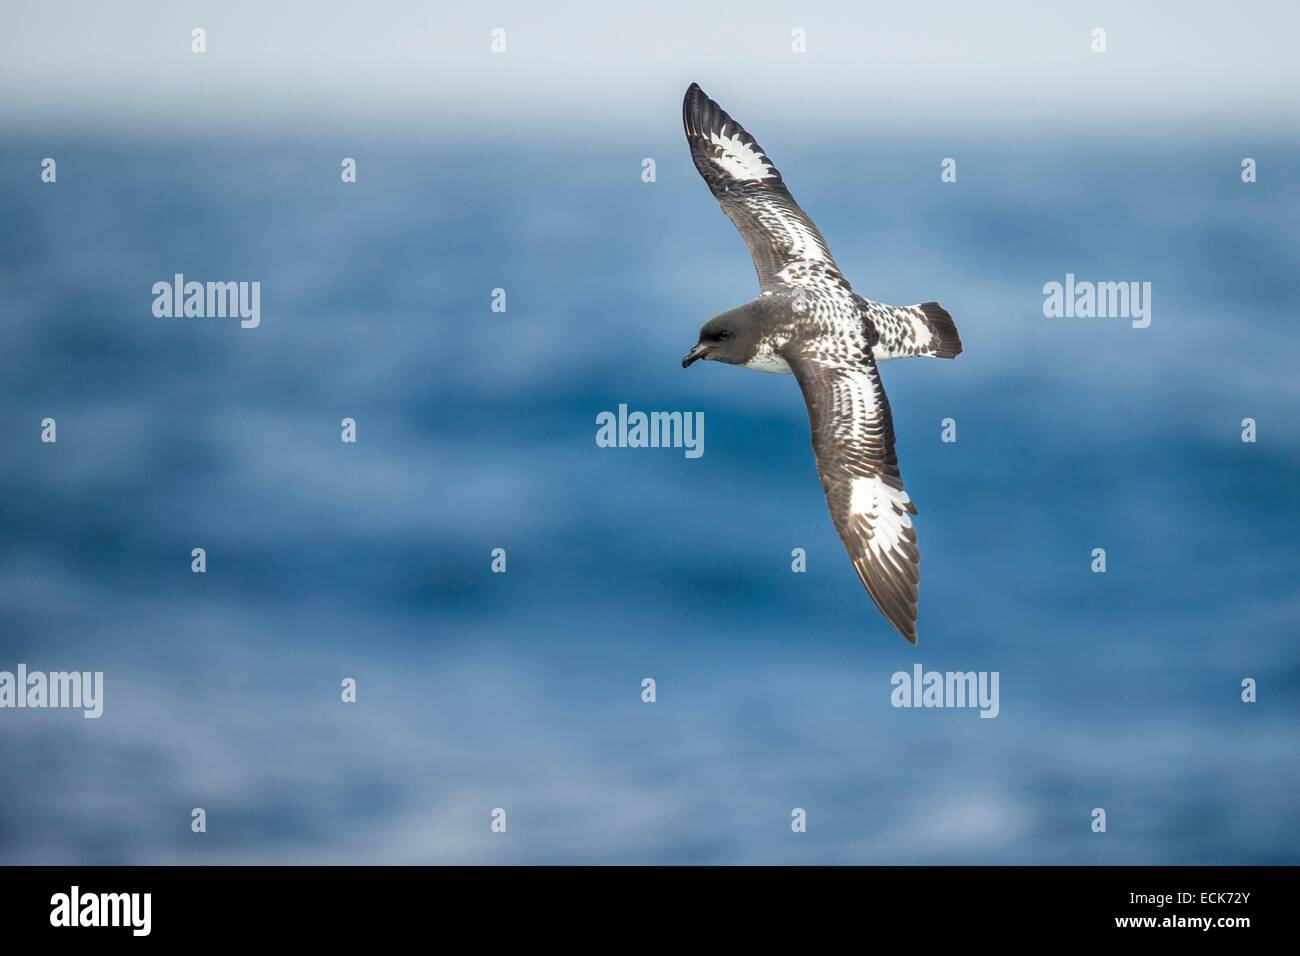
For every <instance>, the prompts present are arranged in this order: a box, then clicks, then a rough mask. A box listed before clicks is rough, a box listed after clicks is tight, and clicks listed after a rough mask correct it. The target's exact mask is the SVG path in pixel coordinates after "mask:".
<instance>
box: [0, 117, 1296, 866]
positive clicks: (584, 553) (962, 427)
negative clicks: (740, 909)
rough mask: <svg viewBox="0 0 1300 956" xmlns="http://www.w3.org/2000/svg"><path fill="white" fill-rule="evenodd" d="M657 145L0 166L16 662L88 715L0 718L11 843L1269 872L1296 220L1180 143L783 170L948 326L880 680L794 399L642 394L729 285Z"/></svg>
mask: <svg viewBox="0 0 1300 956" xmlns="http://www.w3.org/2000/svg"><path fill="white" fill-rule="evenodd" d="M670 133H671V134H672V136H671V138H670V135H669V134H670ZM676 135H677V134H676V133H675V131H670V130H665V131H664V132H663V136H662V138H661V139H655V140H653V141H652V142H650V143H648V144H647V143H637V144H631V143H625V144H622V143H617V142H612V143H609V144H608V145H607V146H605V147H603V148H602V151H598V152H597V153H596V154H595V155H593V153H592V150H591V147H590V145H589V144H588V145H584V146H582V148H581V149H579V148H578V147H577V146H575V147H574V148H573V149H563V148H558V147H557V148H550V149H547V148H542V147H538V146H537V145H536V144H530V152H529V156H528V162H527V175H521V174H520V161H519V157H518V156H514V155H501V154H500V153H499V152H496V151H492V152H480V151H475V150H472V149H466V148H462V147H456V148H452V147H442V148H440V147H437V146H430V145H428V144H423V145H414V144H410V143H404V142H401V141H397V140H392V141H376V142H374V143H371V144H369V145H368V147H367V149H366V150H365V152H364V154H363V155H361V156H360V157H358V160H359V181H358V182H357V183H356V184H354V185H347V186H345V185H343V184H341V183H340V182H339V177H338V168H339V159H340V157H341V156H343V155H353V154H354V149H355V148H354V147H345V146H343V145H342V144H340V143H336V142H332V141H326V140H322V141H319V142H315V143H310V142H301V141H296V142H293V143H276V142H251V143H250V142H238V141H232V142H222V141H203V142H199V141H195V142H169V141H156V142H139V143H131V142H125V141H110V140H100V139H94V138H91V139H84V140H80V139H77V138H75V137H72V138H64V139H63V140H60V141H57V142H53V143H51V142H50V141H49V140H48V139H45V138H40V139H37V138H33V137H31V136H23V135H18V136H14V137H10V138H8V139H7V140H6V142H5V143H4V144H3V146H0V181H3V182H4V183H6V186H5V187H4V193H3V195H2V196H0V203H2V204H3V208H4V211H5V215H4V216H3V217H0V223H3V224H2V225H0V288H2V290H3V301H4V303H5V308H4V312H5V317H4V338H3V341H4V349H3V351H2V352H0V389H2V390H3V402H0V426H2V428H3V432H4V434H6V435H8V436H9V440H8V441H6V442H5V443H4V445H3V446H0V455H3V466H2V467H0V491H2V492H3V494H0V527H3V528H4V548H3V549H2V550H0V625H2V627H0V669H12V667H13V666H14V665H16V664H17V663H18V662H19V661H23V662H26V663H28V664H29V666H31V667H32V668H34V669H35V668H43V669H48V670H56V669H73V668H75V669H81V670H103V671H105V673H106V678H105V681H106V705H105V716H104V717H103V718H102V719H101V720H98V721H89V720H82V719H81V717H80V715H79V714H78V713H75V712H59V711H44V712H41V711H5V712H0V752H2V753H3V760H0V861H2V862H5V863H52V862H84V863H118V862H122V863H197V862H222V863H234V862H261V863H286V862H392V863H398V862H400V863H417V862H602V863H605V862H675V863H680V862H687V863H692V862H701V863H713V862H741V863H778V862H826V863H849V862H891V863H904V862H905V863H927V862H958V863H967V862H997V863H1018V862H1047V863H1057V862H1082V863H1280V862H1287V863H1295V862H1297V861H1298V859H1300V853H1298V852H1297V850H1298V842H1300V841H1298V839H1297V835H1296V830H1295V827H1294V821H1295V819H1296V817H1297V813H1298V812H1300V796H1297V794H1300V770H1298V769H1297V763H1296V761H1295V759H1294V758H1295V740H1296V739H1297V730H1298V729H1300V708H1298V707H1297V690H1298V689H1300V667H1298V666H1297V657H1296V654H1295V643H1294V627H1295V624H1294V622H1295V620H1296V613H1297V610H1300V597H1298V596H1297V591H1296V588H1295V582H1296V579H1297V571H1300V559H1298V556H1297V555H1298V553H1297V549H1296V547H1295V540H1296V538H1297V532H1300V508H1298V507H1297V504H1300V501H1297V491H1296V482H1295V475H1296V471H1297V465H1298V464H1300V432H1298V430H1297V427H1296V424H1295V423H1296V421H1297V411H1298V409H1297V405H1298V404H1300V386H1298V385H1297V378H1296V376H1295V374H1294V369H1295V357H1296V355H1297V346H1298V345H1300V332H1297V329H1296V324H1295V322H1294V316H1293V315H1292V314H1291V313H1292V312H1293V309H1291V308H1290V305H1289V304H1290V303H1294V302H1295V301H1296V299H1297V293H1298V292H1300V288H1298V286H1300V278H1297V274H1296V272H1295V269H1294V262H1295V261H1296V259H1297V254H1298V253H1300V239H1298V238H1297V236H1296V233H1295V230H1294V229H1293V228H1292V227H1291V225H1290V219H1289V218H1288V217H1287V216H1284V215H1279V210H1284V209H1294V208H1295V204H1296V200H1297V195H1296V188H1295V186H1294V184H1292V183H1288V182H1285V181H1284V180H1283V179H1282V178H1280V177H1272V176H1266V177H1264V178H1262V179H1261V181H1260V182H1259V183H1256V184H1253V185H1249V186H1246V185H1243V184H1242V183H1240V181H1239V179H1238V177H1237V175H1236V167H1237V164H1238V162H1239V159H1240V157H1239V156H1237V155H1236V154H1235V153H1234V152H1233V151H1232V149H1231V148H1227V147H1223V146H1219V145H1214V144H1205V145H1200V146H1196V147H1194V148H1188V147H1186V146H1185V145H1184V146H1182V147H1179V148H1174V147H1169V148H1167V149H1166V148H1162V147H1160V146H1156V145H1143V146H1141V148H1140V149H1136V150H1133V149H1130V151H1129V152H1128V153H1126V154H1125V155H1124V156H1123V157H1122V158H1120V159H1117V158H1114V157H1113V156H1111V155H1107V154H1105V153H1103V152H1101V151H1099V150H1089V149H1079V148H1078V146H1077V144H1073V143H1064V142H1063V143H1044V144H1043V145H1042V146H1040V147H1038V148H1036V149H1032V150H1026V149H1025V148H1024V147H1023V145H1020V146H1017V147H1015V148H1014V149H1012V148H1010V147H997V146H992V145H987V144H986V145H983V146H976V145H972V146H971V147H970V148H967V149H963V151H962V152H961V153H960V159H959V162H960V175H959V180H958V182H957V183H955V184H951V185H941V184H939V182H938V164H937V160H936V159H935V158H934V157H936V156H943V155H947V153H945V152H943V151H942V150H943V146H942V144H939V143H937V142H933V141H926V140H925V139H917V140H914V141H909V142H908V143H906V144H899V145H892V144H891V146H890V147H889V148H887V149H882V148H870V147H867V146H866V145H863V144H856V143H837V144H836V145H835V146H834V147H833V149H832V151H831V152H829V153H828V152H827V150H826V148H825V147H824V146H823V145H822V144H814V143H808V142H790V143H784V144H781V145H782V146H783V147H784V148H782V149H777V146H776V144H775V143H767V145H769V146H770V147H772V149H773V152H774V154H775V155H778V156H779V157H780V159H781V165H782V168H783V170H784V171H785V172H786V174H787V178H788V179H789V181H790V183H791V185H792V187H793V188H794V191H795V193H796V195H797V196H798V198H799V199H800V201H801V202H802V203H803V205H804V206H805V208H807V209H808V210H809V211H810V212H811V213H812V215H814V216H815V217H816V219H817V221H818V223H819V225H820V226H821V228H822V231H823V232H824V233H825V234H826V236H827V237H828V239H829V241H830V243H831V245H832V247H833V248H834V250H835V252H836V255H837V258H838V259H839V261H840V263H841V265H842V266H843V267H844V269H845V270H846V272H847V273H848V275H849V277H850V278H851V279H852V280H853V281H854V283H855V285H856V287H857V288H858V289H859V290H860V291H862V292H863V293H864V294H866V295H869V296H871V297H872V298H876V299H880V300H883V301H890V302H897V303H910V302H918V301H922V300H925V299H937V300H939V301H941V302H942V303H943V304H944V305H945V306H946V307H947V308H948V309H949V310H950V311H951V312H952V314H953V316H954V317H955V319H956V321H957V323H958V326H959V328H960V329H961V332H962V336H963V339H964V341H965V343H966V353H965V354H964V355H962V356H961V357H960V358H959V359H958V360H957V361H955V362H938V361H921V360H918V361H915V362H898V363H891V364H889V365H887V366H885V367H884V369H883V371H882V376H883V378H884V380H885V384H886V387H887V388H888V390H889V395H890V398H891V401H892V403H893V407H894V413H895V424H896V429H897V433H898V442H899V448H898V450H899V456H900V461H901V464H902V469H903V473H904V476H905V477H906V479H907V481H908V487H909V489H910V490H911V493H912V496H913V498H914V499H915V500H916V501H917V502H918V504H919V508H920V516H919V518H918V529H919V535H920V540H921V548H922V554H923V559H924V560H923V570H924V573H923V586H922V592H921V621H920V635H921V643H920V645H919V647H918V648H917V649H915V650H914V649H912V648H909V647H907V646H906V645H905V644H904V643H903V642H902V641H901V640H900V639H899V638H898V637H897V636H896V635H895V634H894V633H893V632H892V631H891V630H890V629H889V628H888V626H887V625H886V624H885V622H884V621H883V620H882V619H881V618H880V616H879V615H878V614H877V612H876V610H875V609H874V607H873V606H872V605H871V602H870V600H869V599H868V597H867V595H866V594H865V593H864V592H863V591H862V589H861V587H860V586H859V585H858V584H857V581H856V579H855V577H854V574H853V571H852V569H851V568H850V566H849V564H848V562H847V561H846V560H845V558H844V555H843V552H842V549H841V546H840V544H839V542H838V540H837V539H836V537H835V535H834V532H833V530H832V528H831V526H830V522H829V520H828V518H827V515H826V513H825V504H824V502H823V500H822V497H821V490H820V486H819V484H818V481H817V478H816V473H815V470H814V465H813V461H812V456H811V454H810V451H809V448H808V437H807V423H806V419H805V414H804V410H803V406H802V403H801V401H800V398H799V394H798V389H797V387H796V385H795V383H794V382H793V381H792V380H790V379H787V378H784V377H776V376H759V375H753V374H750V373H748V372H743V371H740V370H736V369H732V368H724V367H699V366H697V367H694V368H692V369H691V370H689V371H687V372H684V371H682V369H681V368H680V365H679V359H680V356H681V355H682V353H683V352H684V351H685V349H686V348H687V347H689V346H690V345H691V344H692V343H693V342H694V340H695V335H696V331H697V329H698V326H699V324H700V323H701V322H703V321H704V320H705V319H707V318H708V317H709V316H711V315H713V314H714V313H716V312H720V311H722V310H724V309H726V308H729V307H731V306H734V305H736V304H739V303H740V302H742V301H744V300H746V299H747V298H749V297H750V296H752V295H753V294H754V291H755V288H754V280H753V275H752V268H751V266H750V264H749V262H748V258H747V256H746V254H745V251H744V249H743V246H741V244H740V242H739V240H738V239H737V238H736V236H735V235H734V232H733V230H732V228H731V226H730V224H729V223H727V222H726V221H725V219H724V218H723V217H722V216H721V215H720V214H719V212H718V210H717V208H716V205H715V204H714V203H713V201H712V200H711V198H710V197H709V196H708V193H707V191H706V190H705V188H704V186H703V185H702V184H701V183H700V182H699V181H698V178H697V177H696V174H695V171H694V169H693V168H691V166H690V163H689V160H688V158H687V157H686V156H685V155H684V150H682V149H681V148H680V144H679V143H678V142H677V141H676V138H675V137H676ZM647 151H648V152H647ZM1256 152H1257V153H1258V154H1260V155H1265V156H1267V157H1268V163H1269V165H1270V166H1271V167H1272V168H1275V169H1281V168H1289V167H1290V166H1291V165H1293V164H1294V163H1295V162H1296V161H1297V159H1298V158H1300V157H1297V155H1296V154H1295V151H1294V150H1293V149H1291V148H1289V147H1278V148H1274V149H1268V150H1265V149H1263V148H1259V149H1257V150H1256ZM51 154H53V155H57V156H58V157H59V180H58V183H57V184H56V185H52V186H50V185H43V184H41V183H40V182H39V181H38V178H37V172H36V171H37V168H38V164H39V159H40V157H42V156H45V155H51ZM643 155H652V156H658V157H660V161H659V164H658V181H657V182H655V183H649V184H648V183H643V182H641V181H640V178H639V174H640V160H641V158H642V156H643ZM176 272H182V273H184V274H185V275H186V276H187V277H188V278H194V279H199V280H208V279H211V280H247V281H252V280H257V281H260V282H261V283H262V314H263V318H262V324H261V327H260V328H258V329H256V330H241V329H239V327H238V324H237V323H232V322H223V321H221V320H198V319H190V320H168V319H157V318H154V317H153V315H152V314H151V311H150V306H151V303H152V295H151V292H150V288H151V286H152V284H153V283H154V282H156V281H160V280H163V281H166V280H170V278H171V276H172V275H173V274H174V273H176ZM1066 272H1072V273H1075V274H1076V275H1078V276H1079V277H1080V278H1092V279H1097V280H1114V281H1120V280H1130V279H1131V280H1139V281H1150V282H1152V284H1153V289H1154V293H1153V322H1152V325H1151V327H1150V328H1149V329H1144V330H1135V329H1132V328H1130V327H1129V326H1128V324H1127V323H1126V322H1122V321H1104V320H1093V321H1088V320H1063V319H1046V318H1044V317H1043V315H1042V308H1041V307H1042V292H1041V288H1042V285H1043V283H1045V282H1048V281H1051V280H1060V279H1062V278H1063V276H1064V274H1065V273H1066ZM495 288H504V289H505V290H506V291H507V294H508V310H507V311H506V312H505V313H502V314H498V313H493V312H491V311H490V308H489V306H490V297H491V292H492V290H493V289H495ZM619 403H627V404H628V405H629V406H631V407H632V408H638V409H643V410H647V411H648V410H657V409H665V410H701V411H703V412H704V413H705V421H706V445H705V454H704V456H703V457H702V458H701V459H699V460H695V461H692V460H688V459H686V458H685V457H684V456H683V455H682V454H681V452H680V451H674V450H637V449H622V450H613V449H602V448H598V447H597V446H596V445H595V442H594V436H595V430H596V425H595V416H596V415H597V414H598V413H599V412H600V411H603V410H607V409H610V410H612V409H616V408H617V406H618V405H619ZM46 416H50V417H54V418H56V419H57V421H58V429H59V432H58V434H59V440H58V443H57V444H56V445H42V444H41V443H40V442H39V422H40V421H41V419H42V418H44V417H46ZM1247 416H1249V417H1253V418H1255V419H1256V420H1257V421H1258V423H1259V436H1260V439H1259V442H1258V443H1257V444H1243V443H1242V442H1241V441H1240V438H1239V432H1240V421H1241V419H1242V418H1243V417H1247ZM344 417H352V418H354V419H356V421H357V423H358V436H359V438H358V442H357V444H356V445H355V446H350V445H345V444H343V443H341V442H340V440H339V422H340V420H341V419H342V418H344ZM945 417H953V418H955V419H956V420H957V423H958V441H957V442H956V443H955V444H944V443H942V442H940V440H939V422H940V421H941V419H943V418H945ZM200 546H201V547H204V548H206V549H207V552H208V572H207V573H206V574H205V575H195V574H192V573H191V572H190V569H189V561H190V558H189V554H190V550H191V548H194V547H200ZM496 547H503V548H506V549H507V552H508V555H509V558H508V560H509V571H508V573H507V574H504V575H496V574H492V573H490V572H489V561H490V551H491V549H493V548H496ZM794 547H802V548H805V549H806V550H807V553H808V571H807V573H806V574H792V573H791V572H790V552H791V549H792V548H794ZM1094 547H1105V548H1106V549H1107V553H1108V565H1109V568H1108V573H1107V574H1105V575H1093V574H1091V573H1089V570H1088V565H1089V561H1090V552H1091V550H1092V549H1093V548H1094ZM915 661H920V662H922V663H923V664H924V665H925V666H926V667H927V668H934V669H940V670H944V669H961V670H967V669H980V670H997V671H1000V672H1001V675H1002V679H1001V689H1002V701H1001V716H1000V717H999V718H998V719H996V720H979V719H977V718H976V717H975V714H974V713H973V712H970V711H932V712H931V711H912V710H894V709H893V708H891V707H890V705H889V691H890V686H889V677H890V675H891V674H892V673H893V672H894V671H895V670H899V669H903V670H910V668H911V666H912V664H913V662H915ZM344 676H352V677H355V678H356V679H357V681H358V685H359V701H358V703H357V704H355V705H343V704H341V703H340V702H339V697H338V687H339V681H340V680H341V679H342V677H344ZM647 676H650V677H654V678H655V679H656V680H657V682H658V701H657V702H656V703H655V704H653V705H647V704H643V703H641V701H640V698H639V695H640V681H641V679H642V678H643V677H647ZM1246 676H1250V677H1254V678H1256V679H1257V680H1258V682H1259V686H1260V702H1259V703H1258V704H1255V705H1245V704H1242V703H1240V701H1239V693H1240V681H1241V679H1242V678H1243V677H1246ZM198 806H202V807H205V808H206V809H207V811H208V815H209V832H208V833H206V834H204V835H201V836H199V835H194V834H192V833H190V831H189V820H190V809H191V808H192V807H198ZM498 806H499V807H505V808H507V810H508V812H509V820H510V827H509V832H508V834H507V835H505V836H500V835H495V834H492V833H491V832H490V831H489V828H488V823H489V818H488V814H489V811H490V810H491V809H492V808H493V807H498ZM796 806H798V807H804V808H806V809H807V810H808V814H809V829H808V832H807V833H806V834H801V835H795V834H792V833H791V832H790V828H789V819H790V810H791V808H793V807H796ZM1097 806H1101V807H1105V808H1107V811H1108V814H1109V821H1110V826H1109V832H1108V833H1107V834H1105V835H1104V836H1098V835H1095V834H1092V833H1091V832H1090V831H1089V822H1090V817H1089V813H1090V811H1091V809H1092V808H1093V807H1097Z"/></svg>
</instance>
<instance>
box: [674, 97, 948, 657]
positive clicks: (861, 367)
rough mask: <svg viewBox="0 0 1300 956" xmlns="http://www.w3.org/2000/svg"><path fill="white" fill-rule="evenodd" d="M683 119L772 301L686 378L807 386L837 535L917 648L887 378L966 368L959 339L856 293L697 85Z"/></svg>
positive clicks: (759, 158) (718, 334) (911, 557)
mask: <svg viewBox="0 0 1300 956" xmlns="http://www.w3.org/2000/svg"><path fill="white" fill-rule="evenodd" d="M682 120H683V123H684V124H685V126H686V139H687V142H689V143H690V147H691V158H692V159H693V160H694V161H695V168H696V169H698V170H699V171H700V175H701V176H703V177H704V181H705V182H706V183H708V184H709V190H710V191H711V192H712V193H713V195H714V198H716V199H717V200H718V202H719V203H720V204H721V205H722V211H723V212H725V213H726V214H727V218H729V219H730V220H731V221H732V222H733V223H735V226H736V228H737V229H738V230H740V235H741V238H743V239H744V240H745V245H746V246H748V247H749V253H750V255H751V256H753V257H754V268H755V269H756V270H757V271H758V289H759V296H758V298H757V299H755V300H754V301H752V302H749V303H747V304H746V305H742V306H740V308H737V309H732V310H731V311H729V312H723V313H722V314H721V315H718V316H715V317H714V318H712V319H710V320H709V321H708V322H706V323H704V327H703V328H701V329H700V339H699V342H698V343H697V344H696V346H695V347H694V348H693V349H691V350H690V352H689V353H688V354H687V355H686V357H685V358H684V359H682V367H683V368H685V367H686V366H688V365H690V364H691V363H692V362H695V361H697V360H699V359H706V360H709V361H713V362H727V363H730V364H732V365H743V366H744V367H745V368H752V369H758V370H759V371H762V372H791V373H793V374H794V377H795V379H796V380H797V381H798V382H799V388H800V389H801V390H802V391H803V397H804V402H805V403H806V404H807V406H808V419H809V422H810V424H811V428H812V446H813V454H814V455H815V456H816V458H817V472H818V474H819V475H820V476H821V480H822V488H823V489H824V490H825V492H826V502H827V504H828V505H829V506H830V512H831V520H832V521H833V522H834V524H835V530H836V531H838V532H839V535H840V538H841V539H842V540H843V541H844V547H845V548H846V549H847V550H848V552H849V558H850V559H851V560H852V562H853V567H854V569H855V570H856V571H857V572H858V577H859V578H861V579H862V583H863V584H864V585H866V588H867V593H868V594H870V595H871V599H872V600H873V601H875V602H876V606H877V607H878V608H880V611H881V613H882V614H884V615H885V617H886V618H888V619H889V622H890V623H891V624H893V625H894V627H896V628H898V631H899V633H901V634H902V635H903V637H905V638H907V640H908V641H910V642H911V643H913V644H915V643H916V594H917V586H918V583H919V582H920V571H919V569H918V565H919V564H920V553H919V552H918V551H917V547H916V531H915V530H914V529H913V527H912V515H914V514H916V506H915V505H913V504H912V499H911V498H909V497H908V495H907V492H906V491H905V490H904V488H903V479H902V476H901V475H900V474H899V471H898V457H897V456H896V455H895V454H894V423H893V420H892V418H891V416H890V413H889V399H887V398H886V397H885V390H884V388H883V387H882V386H881V384H880V373H879V372H878V371H877V369H876V365H877V363H878V362H883V361H885V360H886V359H894V358H904V357H907V356H911V355H933V356H937V357H938V358H955V357H956V356H957V355H959V354H960V353H961V338H960V337H959V336H958V335H957V327H956V326H955V325H954V324H953V321H952V316H950V315H949V314H948V313H947V312H946V311H945V310H944V309H943V308H941V307H940V305H939V303H937V302H924V303H922V304H920V305H908V306H892V305H883V304H881V303H879V302H872V301H871V300H870V299H865V298H863V297H862V296H860V295H858V294H857V293H855V292H854V291H853V288H852V287H851V286H850V285H849V282H848V280H847V279H845V278H844V276H843V274H841V272H840V268H839V266H838V265H836V264H835V259H834V258H832V256H831V250H830V247H829V246H827V244H826V240H825V239H823V238H822V234H821V233H820V232H818V231H817V227H816V226H815V225H813V221H812V220H811V219H809V218H808V216H807V214H805V213H804V211H803V210H802V209H800V208H799V205H798V203H796V202H795V201H794V197H793V196H791V195H790V191H789V190H788V189H786V186H785V182H784V180H782V178H781V174H780V173H779V172H778V171H777V169H776V167H775V166H774V165H772V161H771V160H770V159H768V157H767V154H766V152H764V150H763V148H762V147H761V146H759V145H758V143H757V142H756V141H755V140H754V137H752V136H750V135H749V133H747V132H745V129H744V127H742V126H741V125H740V124H739V123H737V122H736V121H735V120H733V119H732V118H731V117H730V116H728V115H727V113H726V111H725V110H723V109H722V108H721V107H720V106H718V104H717V103H715V102H714V101H713V100H711V99H709V98H708V96H706V95H705V94H704V91H703V90H701V89H700V87H699V85H698V84H695V83H692V84H691V86H690V89H688V90H687V91H686V99H685V101H684V102H683V104H682Z"/></svg>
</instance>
